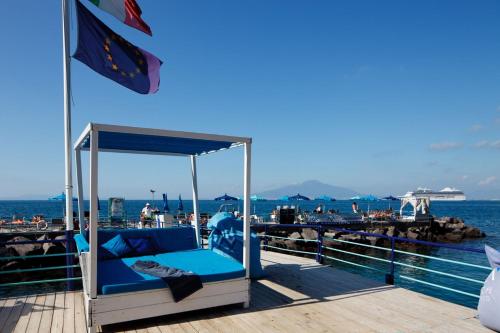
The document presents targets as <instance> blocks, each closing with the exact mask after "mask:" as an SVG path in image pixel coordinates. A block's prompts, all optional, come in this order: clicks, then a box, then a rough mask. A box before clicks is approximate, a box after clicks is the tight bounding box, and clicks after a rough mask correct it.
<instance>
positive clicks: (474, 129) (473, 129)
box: [469, 124, 484, 132]
mask: <svg viewBox="0 0 500 333" xmlns="http://www.w3.org/2000/svg"><path fill="white" fill-rule="evenodd" d="M483 128H484V126H483V125H481V124H474V125H472V126H471V127H470V128H469V131H471V132H479V131H480V130H482V129H483Z"/></svg>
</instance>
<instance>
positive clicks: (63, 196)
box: [49, 192, 78, 201]
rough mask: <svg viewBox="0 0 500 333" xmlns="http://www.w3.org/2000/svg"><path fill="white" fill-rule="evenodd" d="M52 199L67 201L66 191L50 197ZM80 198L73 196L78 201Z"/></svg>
mask: <svg viewBox="0 0 500 333" xmlns="http://www.w3.org/2000/svg"><path fill="white" fill-rule="evenodd" d="M49 200H50V201H66V194H65V193H64V192H62V193H61V194H59V195H56V196H54V197H52V198H49ZM77 200H78V199H77V198H73V201H77Z"/></svg>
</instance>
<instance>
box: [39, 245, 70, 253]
mask: <svg viewBox="0 0 500 333" xmlns="http://www.w3.org/2000/svg"><path fill="white" fill-rule="evenodd" d="M42 248H43V254H53V253H64V252H66V248H65V247H64V246H62V245H61V243H44V244H43V245H42Z"/></svg>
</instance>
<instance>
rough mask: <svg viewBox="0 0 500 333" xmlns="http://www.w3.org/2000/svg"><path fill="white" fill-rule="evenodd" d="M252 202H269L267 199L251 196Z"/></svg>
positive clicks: (255, 195)
mask: <svg viewBox="0 0 500 333" xmlns="http://www.w3.org/2000/svg"><path fill="white" fill-rule="evenodd" d="M250 200H252V201H267V199H266V198H264V197H261V196H258V195H257V194H254V195H252V196H250Z"/></svg>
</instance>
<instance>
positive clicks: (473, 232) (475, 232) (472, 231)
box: [463, 227, 484, 238]
mask: <svg viewBox="0 0 500 333" xmlns="http://www.w3.org/2000/svg"><path fill="white" fill-rule="evenodd" d="M463 235H464V237H465V238H480V237H484V236H483V235H484V233H482V232H481V230H479V229H478V228H474V227H465V229H464V230H463Z"/></svg>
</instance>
